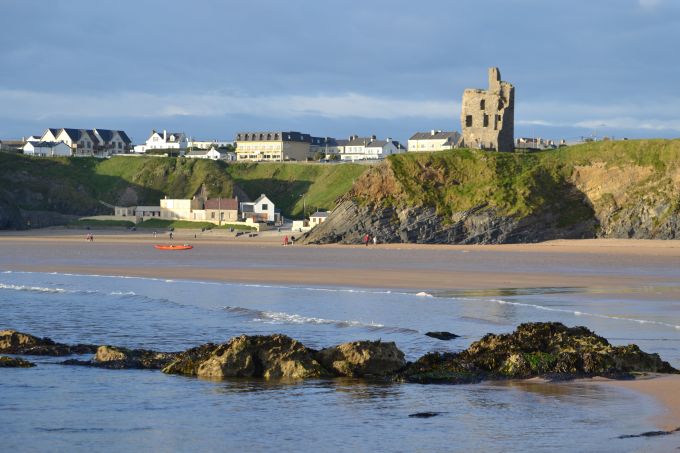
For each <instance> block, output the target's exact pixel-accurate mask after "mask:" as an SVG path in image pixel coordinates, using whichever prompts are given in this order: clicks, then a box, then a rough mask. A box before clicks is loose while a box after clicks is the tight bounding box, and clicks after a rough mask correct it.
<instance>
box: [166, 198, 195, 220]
mask: <svg viewBox="0 0 680 453" xmlns="http://www.w3.org/2000/svg"><path fill="white" fill-rule="evenodd" d="M202 207H203V206H202V204H201V201H200V200H198V199H197V198H196V197H194V198H192V199H181V198H180V199H177V198H175V199H172V198H163V199H162V200H161V209H160V213H161V218H162V219H166V220H204V219H202V218H201V219H194V218H193V217H194V216H193V215H192V211H194V210H201V209H202Z"/></svg>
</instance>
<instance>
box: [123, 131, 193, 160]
mask: <svg viewBox="0 0 680 453" xmlns="http://www.w3.org/2000/svg"><path fill="white" fill-rule="evenodd" d="M144 146H145V148H144V151H147V150H150V149H177V150H179V151H180V154H183V153H184V151H185V150H186V149H187V148H188V146H189V140H187V136H186V134H184V132H168V131H166V130H164V131H163V132H162V133H161V132H156V130H155V129H154V130H153V131H152V132H151V135H150V136H149V138H148V139H146V145H144ZM135 152H137V147H135Z"/></svg>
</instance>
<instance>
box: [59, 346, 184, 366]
mask: <svg viewBox="0 0 680 453" xmlns="http://www.w3.org/2000/svg"><path fill="white" fill-rule="evenodd" d="M176 356H177V353H173V352H157V351H150V350H148V349H127V348H120V347H117V346H107V345H105V346H99V347H98V348H97V352H96V354H95V356H94V357H93V358H92V360H66V361H64V362H62V364H63V365H80V366H92V367H97V368H108V369H112V370H124V369H137V370H160V369H162V368H163V367H164V366H166V365H167V364H168V363H169V362H170V361H171V360H173V359H174V358H175V357H176Z"/></svg>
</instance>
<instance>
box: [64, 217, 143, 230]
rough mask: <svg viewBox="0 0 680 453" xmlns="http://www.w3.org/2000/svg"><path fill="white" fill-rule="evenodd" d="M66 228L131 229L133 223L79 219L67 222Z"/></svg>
mask: <svg viewBox="0 0 680 453" xmlns="http://www.w3.org/2000/svg"><path fill="white" fill-rule="evenodd" d="M68 226H74V227H81V226H83V227H86V226H89V227H128V228H129V227H133V226H135V223H134V222H130V221H128V220H97V219H80V220H74V221H72V222H69V224H68Z"/></svg>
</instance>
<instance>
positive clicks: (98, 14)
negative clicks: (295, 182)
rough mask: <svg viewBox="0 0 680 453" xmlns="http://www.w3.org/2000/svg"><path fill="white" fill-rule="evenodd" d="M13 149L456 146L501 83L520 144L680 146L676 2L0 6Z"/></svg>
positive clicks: (6, 115)
mask: <svg viewBox="0 0 680 453" xmlns="http://www.w3.org/2000/svg"><path fill="white" fill-rule="evenodd" d="M0 11H1V12H2V18H3V21H2V22H3V32H2V35H3V36H2V38H1V39H0V65H1V66H0V68H1V70H0V138H10V137H20V136H24V135H30V134H34V133H39V132H41V131H43V130H44V129H45V128H46V127H76V128H94V127H98V128H110V129H124V130H126V131H127V132H128V133H129V134H130V135H131V136H132V138H133V140H135V141H136V142H140V141H143V140H144V139H145V138H146V136H147V135H148V134H149V132H150V131H151V129H153V128H155V129H168V130H182V131H185V132H186V133H187V134H188V135H190V136H194V137H196V138H204V139H212V138H219V139H230V138H232V137H233V135H234V133H235V132H236V131H239V130H274V129H280V130H281V129H282V130H298V131H301V132H308V133H312V134H314V135H319V136H334V137H338V138H341V137H346V136H348V135H351V134H354V133H356V134H360V135H367V134H377V135H378V136H380V137H393V138H397V139H400V140H406V139H407V138H408V137H409V136H410V135H411V134H412V133H413V132H415V131H418V130H421V131H424V130H430V129H443V130H460V100H461V96H462V93H463V90H464V89H465V88H468V87H470V88H484V87H485V85H486V81H487V75H486V71H487V68H488V67H489V66H498V67H500V69H501V74H502V75H503V79H504V80H507V81H509V82H511V83H513V84H514V85H515V87H516V111H515V121H516V129H515V136H531V135H540V136H543V137H549V138H554V139H560V138H566V139H569V140H573V139H577V138H578V137H580V136H588V135H591V134H593V133H596V134H597V135H600V136H602V135H610V136H615V137H631V138H634V137H677V136H680V83H679V82H680V58H678V49H677V47H678V46H679V45H680V1H677V0H569V1H562V0H457V1H452V0H420V1H417V2H414V1H412V0H411V1H401V0H389V1H388V0H363V1H359V0H342V1H341V0H325V1H318V0H316V1H314V0H287V1H281V0H249V1H247V2H244V1H228V0H225V1H218V0H193V1H176V0H165V1H151V0H135V1H129V0H118V1H108V0H98V1H91V0H89V1H85V0H0Z"/></svg>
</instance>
